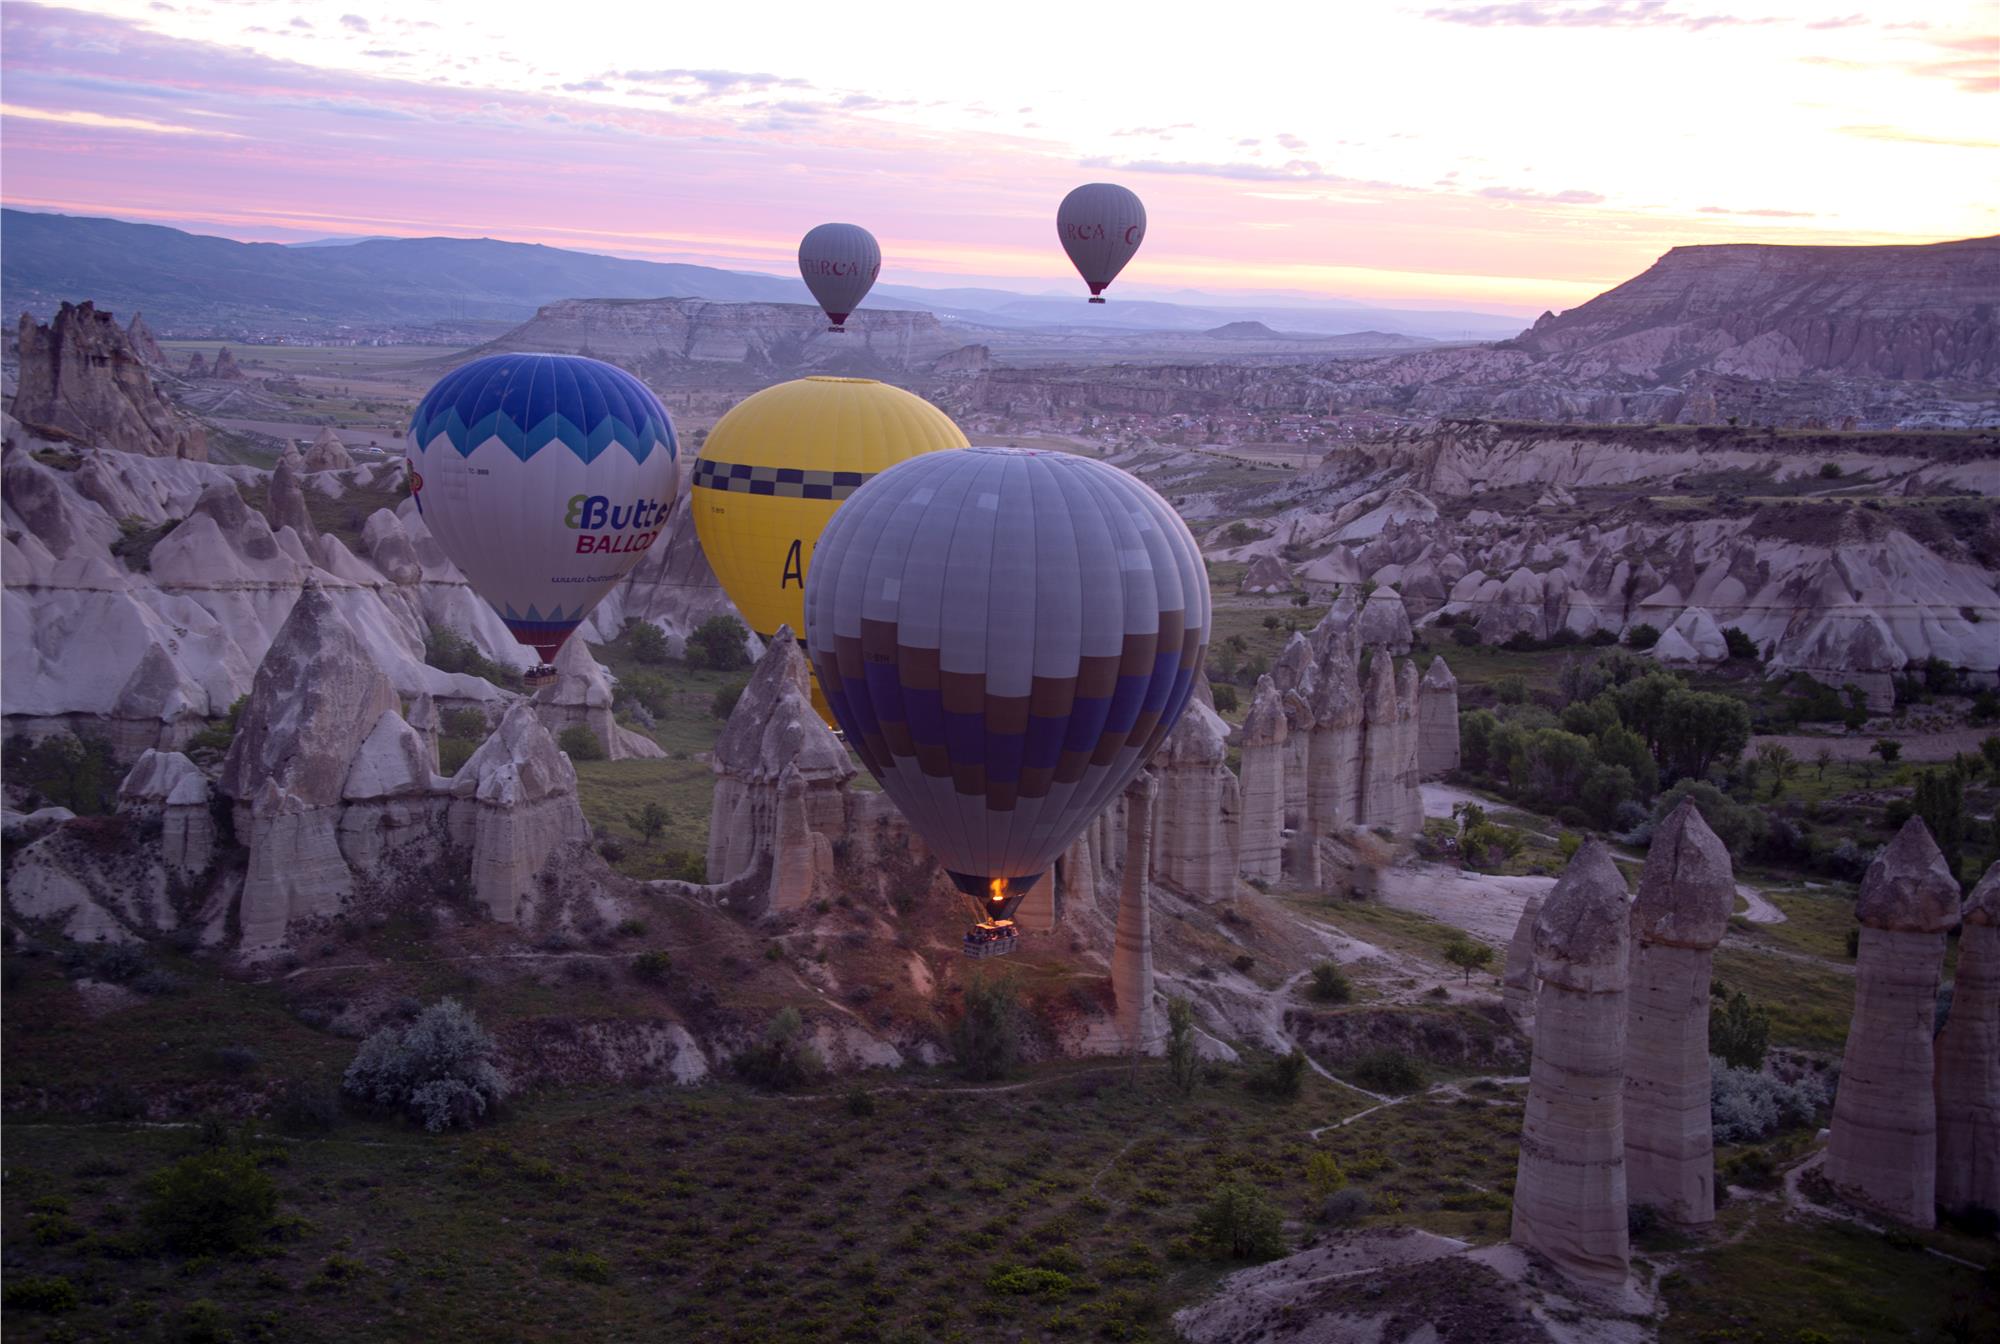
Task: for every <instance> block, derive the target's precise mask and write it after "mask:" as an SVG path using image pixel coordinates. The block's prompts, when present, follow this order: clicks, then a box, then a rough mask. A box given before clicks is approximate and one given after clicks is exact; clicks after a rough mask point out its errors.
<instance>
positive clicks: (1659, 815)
mask: <svg viewBox="0 0 2000 1344" xmlns="http://www.w3.org/2000/svg"><path fill="white" fill-rule="evenodd" d="M1683 798H1692V799H1693V800H1694V805H1695V810H1696V811H1698V812H1700V813H1701V819H1702V820H1703V821H1705V822H1707V823H1708V828H1709V829H1710V830H1712V831H1714V832H1715V834H1716V837H1717V838H1718V839H1720V840H1721V841H1722V843H1723V844H1725V845H1727V846H1728V847H1729V852H1730V853H1731V854H1735V855H1737V856H1738V857H1741V856H1742V855H1744V854H1747V853H1749V852H1750V850H1751V849H1752V848H1753V847H1754V846H1756V845H1757V844H1758V843H1760V842H1761V841H1762V840H1763V838H1764V834H1765V832H1766V831H1768V830H1769V829H1770V822H1769V821H1768V820H1767V819H1766V818H1765V816H1764V814H1763V813H1762V812H1761V811H1759V810H1758V809H1757V808H1754V807H1745V806H1743V805H1742V804H1740V803H1738V802H1736V801H1735V800H1734V799H1733V798H1731V797H1729V795H1727V794H1725V793H1724V792H1722V790H1720V789H1718V788H1716V787H1715V786H1714V785H1713V784H1710V783H1709V782H1707V781H1706V780H1697V779H1684V780H1682V781H1681V782H1680V783H1678V784H1676V785H1674V786H1673V787H1672V788H1671V789H1668V790H1667V791H1666V792H1665V793H1663V794H1661V795H1660V800H1659V801H1658V802H1657V803H1655V804H1654V805H1653V817H1654V820H1656V821H1664V820H1665V819H1666V817H1667V815H1668V814H1669V813H1670V812H1672V811H1673V810H1674V809H1675V808H1677V807H1679V806H1680V805H1681V800H1682V799H1683Z"/></svg>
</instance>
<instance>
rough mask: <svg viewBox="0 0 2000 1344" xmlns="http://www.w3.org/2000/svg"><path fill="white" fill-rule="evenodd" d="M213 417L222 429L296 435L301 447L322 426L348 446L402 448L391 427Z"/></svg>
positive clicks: (309, 442) (312, 438) (310, 440)
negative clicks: (380, 427) (366, 427)
mask: <svg viewBox="0 0 2000 1344" xmlns="http://www.w3.org/2000/svg"><path fill="white" fill-rule="evenodd" d="M214 420H215V423H216V424H218V425H221V426H222V427H223V428H224V429H234V430H243V431H248V432H249V433H252V434H265V435H269V436H270V437H272V438H276V439H296V440H298V443H299V447H301V448H305V447H307V446H308V445H310V444H311V443H312V441H313V440H314V439H317V438H318V437H319V432H320V431H321V430H322V429H329V428H330V429H332V430H333V434H334V437H335V438H337V439H339V440H340V441H341V442H342V443H344V444H346V445H347V446H348V447H349V448H364V449H365V448H367V447H369V446H370V445H371V444H372V445H373V446H375V447H376V448H379V449H381V450H382V451H384V452H395V453H400V452H402V451H403V437H402V435H400V434H398V433H397V432H396V431H395V430H393V429H343V428H341V427H340V426H338V425H331V426H329V425H314V424H307V423H306V422H305V421H303V420H237V419H232V418H230V417H227V416H217V417H215V418H214Z"/></svg>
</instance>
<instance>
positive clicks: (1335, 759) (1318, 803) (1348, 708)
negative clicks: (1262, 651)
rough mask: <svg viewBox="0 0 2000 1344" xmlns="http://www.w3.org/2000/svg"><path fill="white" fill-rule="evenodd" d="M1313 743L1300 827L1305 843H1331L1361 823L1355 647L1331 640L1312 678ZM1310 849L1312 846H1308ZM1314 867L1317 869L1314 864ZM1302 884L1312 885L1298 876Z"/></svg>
mask: <svg viewBox="0 0 2000 1344" xmlns="http://www.w3.org/2000/svg"><path fill="white" fill-rule="evenodd" d="M1315 676H1316V679H1317V686H1316V688H1315V691H1314V694H1313V702H1312V708H1313V726H1312V739H1311V742H1310V744H1309V745H1308V747H1307V751H1306V802H1305V806H1304V807H1303V809H1301V810H1302V812H1303V815H1304V823H1303V825H1302V826H1301V827H1300V828H1299V830H1300V833H1301V835H1302V836H1303V837H1304V838H1305V839H1306V840H1307V841H1308V842H1312V841H1317V840H1321V839H1331V838H1333V837H1335V836H1337V835H1339V834H1340V833H1341V832H1342V831H1344V830H1346V829H1347V828H1349V827H1351V826H1356V825H1359V824H1360V822H1361V768H1362V732H1363V725H1362V718H1363V714H1364V712H1365V706H1364V704H1363V701H1362V694H1361V678H1360V673H1359V671H1358V670H1357V668H1356V664H1355V655H1354V646H1353V645H1352V644H1351V643H1349V642H1348V640H1347V639H1346V637H1345V636H1336V637H1334V639H1333V640H1332V641H1331V647H1330V648H1329V650H1328V652H1327V655H1326V657H1325V659H1324V660H1323V661H1322V662H1321V663H1320V664H1319V667H1318V669H1317V672H1316V673H1315ZM1307 847H1308V848H1312V846H1311V845H1310V843H1309V844H1308V846H1307ZM1314 867H1317V865H1316V864H1315V865H1314ZM1299 877H1300V878H1301V879H1302V880H1305V881H1308V882H1311V881H1315V880H1316V875H1315V874H1313V873H1307V872H1301V873H1300V874H1299Z"/></svg>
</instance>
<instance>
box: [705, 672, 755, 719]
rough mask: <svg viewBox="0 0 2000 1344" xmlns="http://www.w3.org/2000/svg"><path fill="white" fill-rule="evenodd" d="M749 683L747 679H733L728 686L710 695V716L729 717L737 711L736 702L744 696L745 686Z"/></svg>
mask: <svg viewBox="0 0 2000 1344" xmlns="http://www.w3.org/2000/svg"><path fill="white" fill-rule="evenodd" d="M749 684H750V683H749V682H747V681H732V682H730V683H729V684H728V685H727V686H723V687H720V688H718V689H717V691H716V692H715V694H714V695H713V696H711V697H709V701H708V712H709V715H710V717H712V718H717V719H727V718H728V717H729V716H730V714H731V713H733V712H734V711H735V709H736V702H737V701H738V700H741V699H742V698H743V688H744V687H745V686H748V685H749Z"/></svg>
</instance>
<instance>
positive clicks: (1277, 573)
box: [1236, 555, 1298, 593]
mask: <svg viewBox="0 0 2000 1344" xmlns="http://www.w3.org/2000/svg"><path fill="white" fill-rule="evenodd" d="M1297 586H1298V585H1297V584H1295V583H1293V582H1292V576H1291V574H1290V573H1288V572H1287V571H1286V569H1285V565H1284V562H1283V561H1281V560H1279V559H1278V557H1277V556H1275V555H1260V556H1258V557H1257V558H1256V559H1255V560H1252V561H1251V562H1250V568H1249V569H1247V570H1245V571H1244V572H1243V581H1242V582H1241V583H1239V584H1238V585H1237V586H1236V591H1237V592H1239V593H1289V592H1291V591H1292V589H1293V588H1295V587H1297Z"/></svg>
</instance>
